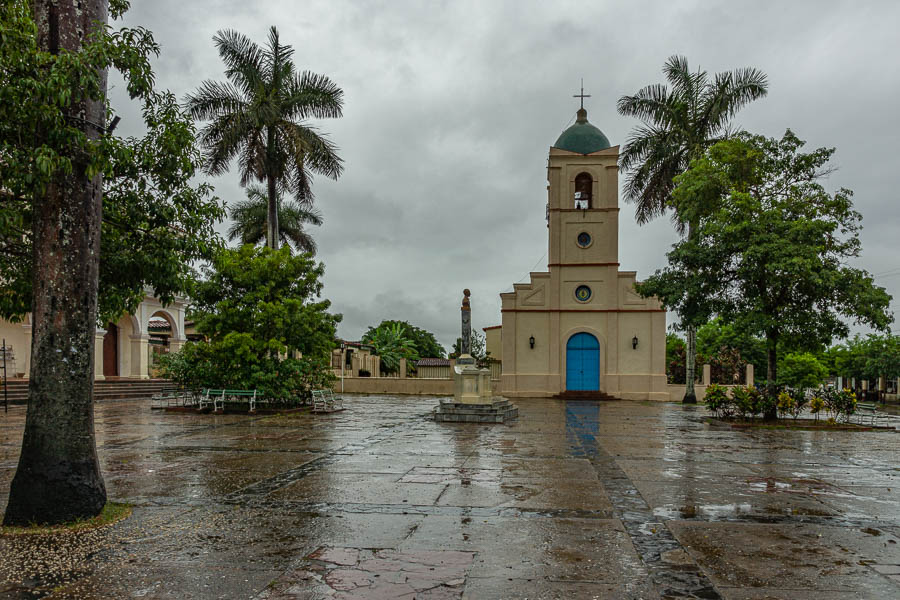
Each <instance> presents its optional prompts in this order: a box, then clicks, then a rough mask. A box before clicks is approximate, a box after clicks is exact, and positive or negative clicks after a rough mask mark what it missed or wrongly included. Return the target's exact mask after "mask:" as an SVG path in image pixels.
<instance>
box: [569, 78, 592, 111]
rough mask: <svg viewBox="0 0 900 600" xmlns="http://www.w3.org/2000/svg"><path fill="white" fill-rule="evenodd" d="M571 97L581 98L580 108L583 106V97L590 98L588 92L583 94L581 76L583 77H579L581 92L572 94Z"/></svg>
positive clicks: (582, 79)
mask: <svg viewBox="0 0 900 600" xmlns="http://www.w3.org/2000/svg"><path fill="white" fill-rule="evenodd" d="M572 97H573V98H581V108H582V109H583V108H584V99H585V98H590V97H591V95H590V94H585V93H584V78H583V77H582V78H581V93H580V94H573V95H572Z"/></svg>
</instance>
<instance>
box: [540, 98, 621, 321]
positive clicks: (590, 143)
mask: <svg viewBox="0 0 900 600" xmlns="http://www.w3.org/2000/svg"><path fill="white" fill-rule="evenodd" d="M618 158H619V152H618V146H611V145H610V143H609V140H608V139H607V137H606V136H605V135H604V134H603V132H602V131H600V130H599V129H597V128H596V127H594V126H593V125H591V124H590V122H588V119H587V111H586V110H585V109H584V108H580V109H579V110H578V113H577V117H576V120H575V123H574V124H573V125H572V126H571V127H569V128H568V129H566V130H565V131H563V132H562V134H561V135H560V136H559V139H557V140H556V143H555V144H554V145H553V146H552V147H551V148H550V159H549V162H548V167H547V183H548V185H547V192H548V199H547V202H548V210H547V213H548V225H549V238H550V239H549V245H550V246H549V249H548V253H547V255H548V256H549V261H548V262H549V265H548V266H549V268H550V272H551V274H552V278H553V279H555V280H556V281H554V283H555V284H556V285H555V286H554V287H557V288H558V289H559V290H560V292H561V293H560V295H559V303H560V306H561V307H565V306H569V307H579V306H593V307H594V308H608V307H611V306H615V304H616V298H615V285H614V284H615V281H616V272H617V269H618V266H619V206H618V193H617V191H618V163H617V161H618ZM604 284H606V286H604ZM608 284H613V285H611V286H609V285H608ZM579 285H582V286H585V285H586V286H587V287H588V289H589V290H590V296H589V297H585V294H586V292H585V291H584V290H582V294H581V297H576V288H578V286H579ZM604 287H608V288H609V289H606V290H605V291H606V292H609V293H608V294H606V293H604V289H603V288H604ZM570 288H571V289H570ZM607 295H608V296H609V297H608V298H607V297H605V296H607Z"/></svg>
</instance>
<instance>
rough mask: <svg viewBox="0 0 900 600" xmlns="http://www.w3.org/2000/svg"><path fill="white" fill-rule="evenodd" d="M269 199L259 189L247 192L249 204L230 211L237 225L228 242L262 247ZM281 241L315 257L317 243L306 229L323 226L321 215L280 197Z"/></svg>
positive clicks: (235, 207) (229, 231)
mask: <svg viewBox="0 0 900 600" xmlns="http://www.w3.org/2000/svg"><path fill="white" fill-rule="evenodd" d="M268 205H269V199H268V197H267V196H266V191H265V190H264V189H263V188H261V187H260V186H258V185H251V186H249V187H248V188H247V198H246V200H241V201H239V202H237V203H235V204H234V205H233V206H231V208H230V209H229V213H230V214H229V216H230V217H231V218H232V220H233V221H234V222H233V223H232V224H231V226H230V227H229V228H228V233H227V235H228V239H229V241H232V242H234V241H237V242H239V243H241V244H259V243H260V242H264V241H265V239H266V218H267V214H268V210H269V209H268ZM278 214H279V217H278V228H279V232H278V234H279V235H278V237H279V240H280V241H281V243H282V244H288V243H290V244H293V245H294V248H296V249H297V250H299V251H301V252H309V253H311V254H315V253H316V241H315V240H314V239H313V237H312V235H310V233H309V232H308V231H307V230H306V229H305V228H304V225H321V224H322V215H321V214H320V213H319V211H317V210H316V209H315V208H313V207H311V206H309V205H305V204H300V203H299V202H293V201H290V200H288V201H282V199H281V195H279V197H278Z"/></svg>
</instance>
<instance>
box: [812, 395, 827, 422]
mask: <svg viewBox="0 0 900 600" xmlns="http://www.w3.org/2000/svg"><path fill="white" fill-rule="evenodd" d="M824 408H825V401H824V400H823V399H822V398H821V396H813V397H812V399H811V400H810V401H809V412H811V413H812V414H814V415H816V423H818V422H819V413H820V412H822V410H823V409H824Z"/></svg>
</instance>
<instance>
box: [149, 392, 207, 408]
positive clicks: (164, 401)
mask: <svg viewBox="0 0 900 600" xmlns="http://www.w3.org/2000/svg"><path fill="white" fill-rule="evenodd" d="M196 403H197V399H196V398H195V396H194V394H193V393H192V392H188V391H185V390H180V389H178V388H175V387H173V388H164V389H163V390H161V391H159V392H157V393H155V394H153V395H152V396H150V408H151V409H153V408H170V407H173V406H194V405H195V404H196Z"/></svg>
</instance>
